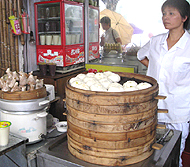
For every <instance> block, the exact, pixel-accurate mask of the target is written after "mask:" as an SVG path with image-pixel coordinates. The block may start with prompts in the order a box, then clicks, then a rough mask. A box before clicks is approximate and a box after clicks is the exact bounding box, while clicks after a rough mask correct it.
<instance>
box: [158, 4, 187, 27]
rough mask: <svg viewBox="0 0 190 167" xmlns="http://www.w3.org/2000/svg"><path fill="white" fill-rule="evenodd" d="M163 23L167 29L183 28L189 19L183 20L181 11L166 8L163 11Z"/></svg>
mask: <svg viewBox="0 0 190 167" xmlns="http://www.w3.org/2000/svg"><path fill="white" fill-rule="evenodd" d="M162 14H163V15H162V21H163V24H164V27H165V28H166V29H169V30H172V29H178V28H183V24H184V22H185V21H186V19H187V18H185V19H184V18H182V17H181V15H180V13H179V11H178V10H177V9H176V8H174V7H169V6H166V7H165V8H164V10H163V11H162Z"/></svg>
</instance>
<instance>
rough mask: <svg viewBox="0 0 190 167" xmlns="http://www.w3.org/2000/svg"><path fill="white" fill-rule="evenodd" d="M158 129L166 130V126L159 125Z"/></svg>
mask: <svg viewBox="0 0 190 167" xmlns="http://www.w3.org/2000/svg"><path fill="white" fill-rule="evenodd" d="M156 128H157V129H166V125H162V124H158V125H157V126H156Z"/></svg>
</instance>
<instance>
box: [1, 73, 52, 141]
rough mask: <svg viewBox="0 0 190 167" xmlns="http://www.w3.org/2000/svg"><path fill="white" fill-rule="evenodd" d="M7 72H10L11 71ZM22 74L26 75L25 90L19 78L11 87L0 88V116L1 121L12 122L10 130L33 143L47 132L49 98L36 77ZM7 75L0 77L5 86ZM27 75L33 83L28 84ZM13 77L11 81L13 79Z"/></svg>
mask: <svg viewBox="0 0 190 167" xmlns="http://www.w3.org/2000/svg"><path fill="white" fill-rule="evenodd" d="M9 72H10V73H11V74H12V72H11V71H9ZM22 74H23V73H22ZM23 75H26V76H27V77H26V79H27V81H26V82H27V84H26V87H27V88H26V90H24V88H25V86H23V85H22V84H21V82H22V81H21V80H19V81H16V82H15V83H14V86H13V87H12V88H11V89H10V86H8V87H6V88H5V87H3V88H1V90H0V114H1V117H0V118H1V120H2V121H10V122H11V123H12V125H11V126H10V132H12V133H15V134H18V135H20V136H23V137H26V138H28V139H29V143H33V142H37V141H39V140H41V139H42V135H46V133H47V129H46V122H47V121H46V116H47V114H48V113H47V112H46V110H47V108H48V106H49V100H46V97H47V92H46V88H45V86H44V85H43V82H42V81H39V80H37V77H36V76H32V74H31V73H30V74H29V76H28V74H23ZM9 77H10V76H9V74H8V75H6V76H3V77H1V80H0V82H4V86H5V85H6V83H7V82H6V81H8V78H9ZM29 77H33V78H34V79H35V82H34V83H35V85H30V86H29ZM13 78H14V77H13ZM13 78H11V81H13V80H14V79H13ZM9 79H10V78H9ZM16 80H17V79H16ZM38 82H41V86H39V85H38ZM19 84H21V85H19ZM7 85H9V84H7ZM21 86H23V87H22V88H23V90H21V88H20V87H21ZM13 89H14V91H13Z"/></svg>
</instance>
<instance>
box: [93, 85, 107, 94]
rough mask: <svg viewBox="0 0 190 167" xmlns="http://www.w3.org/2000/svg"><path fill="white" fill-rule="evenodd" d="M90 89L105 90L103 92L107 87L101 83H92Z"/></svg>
mask: <svg viewBox="0 0 190 167" xmlns="http://www.w3.org/2000/svg"><path fill="white" fill-rule="evenodd" d="M90 90H91V91H103V92H107V89H106V88H104V87H103V86H102V85H101V84H100V83H96V84H94V85H91V87H90Z"/></svg>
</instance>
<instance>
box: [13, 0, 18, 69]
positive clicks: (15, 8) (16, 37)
mask: <svg viewBox="0 0 190 167" xmlns="http://www.w3.org/2000/svg"><path fill="white" fill-rule="evenodd" d="M13 6H14V7H13V8H14V16H16V17H17V11H18V10H17V1H16V0H14V5H13ZM14 38H15V40H14V41H15V57H16V71H19V49H18V36H15V37H14Z"/></svg>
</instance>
